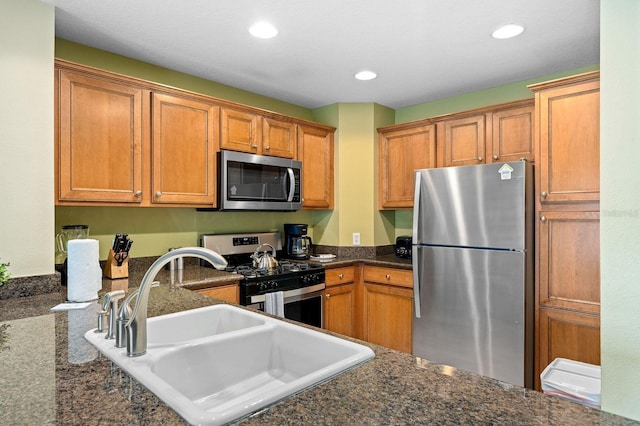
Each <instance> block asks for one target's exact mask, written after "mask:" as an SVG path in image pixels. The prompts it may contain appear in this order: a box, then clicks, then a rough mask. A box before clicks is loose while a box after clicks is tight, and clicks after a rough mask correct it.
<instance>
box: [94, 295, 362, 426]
mask: <svg viewBox="0 0 640 426" xmlns="http://www.w3.org/2000/svg"><path fill="white" fill-rule="evenodd" d="M220 306H224V308H223V309H222V310H220V313H217V314H213V313H212V312H215V311H218V309H214V308H217V307H220ZM222 311H228V312H225V313H224V315H225V317H224V320H223V319H222V317H223V314H222ZM214 317H215V320H216V321H221V324H224V326H218V327H211V328H210V329H209V330H210V331H212V333H211V334H210V335H205V334H206V331H205V330H207V329H206V327H204V326H203V325H202V324H200V323H201V322H206V321H205V320H204V319H205V318H214ZM190 318H191V319H193V322H194V324H193V326H191V325H185V324H190V323H189V319H190ZM174 321H176V324H177V323H178V322H181V323H182V327H185V328H194V329H196V330H197V331H194V332H193V333H191V332H190V331H189V335H191V336H193V339H191V340H189V339H185V338H184V335H186V334H185V331H186V330H185V329H184V328H183V330H182V331H183V333H182V334H179V333H177V330H179V329H180V327H178V326H177V325H176V324H174V323H173V322H174ZM225 321H226V323H225ZM148 323H149V325H148V326H149V331H151V329H152V328H153V327H157V328H156V331H154V333H156V332H158V331H159V330H160V325H163V326H165V327H167V329H168V330H169V332H170V333H175V334H174V336H176V337H179V339H178V340H179V341H176V342H175V343H172V342H171V341H170V340H169V339H168V338H165V337H162V338H160V337H158V335H155V336H154V339H156V340H155V342H156V343H155V344H153V345H152V344H149V346H148V349H147V354H146V355H143V356H140V357H134V358H131V357H127V355H126V349H125V348H116V347H115V346H113V340H106V339H104V334H97V333H94V331H93V330H90V331H89V332H87V333H86V335H85V337H86V338H87V340H89V341H90V342H91V343H92V344H94V345H95V346H96V347H97V348H98V350H100V352H102V353H103V354H104V355H106V356H107V357H108V358H109V359H111V360H112V361H113V362H115V363H116V364H117V365H118V366H119V367H121V368H122V369H123V370H125V371H126V372H127V373H129V374H130V375H131V376H133V377H134V378H135V379H137V380H138V381H139V382H140V383H142V384H143V385H144V386H145V387H147V388H148V389H149V390H150V391H151V392H153V393H154V394H155V395H156V396H158V397H159V398H160V399H161V400H162V401H164V402H165V403H166V404H167V405H169V406H170V407H171V408H173V409H174V410H175V411H176V412H178V414H180V415H181V416H182V417H183V418H184V419H185V420H187V421H188V422H189V423H191V424H207V425H218V424H224V423H227V422H230V421H233V420H235V419H239V418H241V417H244V416H247V415H249V414H251V413H253V412H255V411H258V410H260V409H262V408H264V407H266V406H268V405H271V404H273V403H275V402H277V401H279V400H280V399H283V398H285V397H287V396H289V395H292V394H294V393H296V392H299V391H301V390H303V389H305V388H307V387H310V386H313V385H316V384H318V383H320V382H323V381H325V380H327V379H330V378H331V377H333V376H335V375H337V374H340V373H342V372H344V371H345V370H347V369H349V368H352V367H354V366H356V365H358V364H360V363H362V362H364V361H367V360H369V359H371V358H373V356H374V354H373V351H372V350H371V349H370V348H368V347H367V346H364V345H360V344H357V343H353V342H351V341H348V340H344V339H340V338H337V337H334V336H331V335H328V334H324V333H321V332H318V331H315V330H311V329H308V328H305V327H301V326H297V325H294V324H291V323H288V322H285V321H280V320H278V319H275V318H271V317H267V316H264V315H261V314H258V313H254V312H250V311H247V310H244V309H241V308H238V307H234V306H230V305H216V306H214V307H209V308H204V309H194V310H191V311H185V312H181V313H180V314H178V315H176V314H171V315H165V316H160V317H154V318H150V319H149V320H148ZM151 336H152V335H151V333H150V334H149V342H151Z"/></svg>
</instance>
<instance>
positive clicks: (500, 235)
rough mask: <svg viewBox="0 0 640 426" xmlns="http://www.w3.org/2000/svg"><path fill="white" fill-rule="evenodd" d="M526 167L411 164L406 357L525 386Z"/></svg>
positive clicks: (528, 314) (529, 262) (528, 319)
mask: <svg viewBox="0 0 640 426" xmlns="http://www.w3.org/2000/svg"><path fill="white" fill-rule="evenodd" d="M532 190H533V167H532V166H531V165H530V164H528V163H526V162H524V161H518V162H511V163H495V164H486V165H478V166H460V167H447V168H437V169H424V170H416V172H415V198H414V211H413V247H412V256H413V277H414V278H413V279H414V304H415V306H414V308H415V312H414V313H415V318H414V321H413V354H414V355H416V356H418V357H421V358H424V359H427V360H430V361H433V362H436V363H440V364H446V365H450V366H453V367H456V368H458V369H462V370H467V371H471V372H474V373H478V374H482V375H484V376H489V377H493V378H495V379H498V380H501V381H504V382H508V383H512V384H516V385H520V386H526V387H529V388H531V387H532V386H533V246H532V243H533V199H532Z"/></svg>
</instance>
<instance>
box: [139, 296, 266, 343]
mask: <svg viewBox="0 0 640 426" xmlns="http://www.w3.org/2000/svg"><path fill="white" fill-rule="evenodd" d="M251 314H252V312H248V311H246V310H244V309H238V308H236V307H233V306H231V305H223V304H221V305H213V306H207V307H204V308H198V309H192V310H189V311H182V312H176V313H175V314H168V315H162V316H159V317H153V318H149V319H148V320H147V345H148V346H152V345H174V344H176V343H182V342H186V341H189V340H195V339H199V338H202V337H209V336H213V335H216V334H220V333H228V332H230V331H235V330H240V329H243V328H248V327H255V326H257V325H263V324H265V317H264V316H263V315H259V314H253V315H251Z"/></svg>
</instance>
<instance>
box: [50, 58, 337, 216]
mask: <svg viewBox="0 0 640 426" xmlns="http://www.w3.org/2000/svg"><path fill="white" fill-rule="evenodd" d="M54 71H55V73H54V76H55V78H54V81H55V111H54V114H55V115H54V117H55V128H54V135H55V149H54V162H55V196H56V199H55V203H56V205H68V206H78V205H120V206H124V205H140V206H145V207H146V206H163V207H164V206H166V207H170V206H173V207H206V208H209V207H216V202H217V200H216V196H217V194H216V192H217V159H216V153H217V152H218V151H219V150H220V149H229V150H235V151H244V152H249V153H254V154H260V155H272V156H278V157H284V158H294V159H299V160H302V161H303V177H302V181H303V197H304V202H303V208H307V209H331V208H333V203H334V200H333V192H334V189H333V150H334V147H333V134H334V132H335V128H333V127H330V126H324V125H321V124H316V123H313V122H309V121H306V120H301V119H296V118H293V117H287V116H284V115H280V114H277V113H273V112H269V111H263V110H260V109H257V108H252V107H249V106H244V105H240V104H235V103H232V102H228V101H224V100H221V99H216V98H212V97H210V96H205V95H200V94H198V93H193V92H189V91H186V90H181V89H175V88H170V87H167V86H164V85H161V84H157V83H153V82H150V81H146V80H142V79H138V78H134V77H128V76H125V75H121V74H117V73H113V72H110V71H104V70H99V69H96V68H92V67H88V66H85V65H80V64H75V63H72V62H69V61H65V60H60V59H56V61H55V70H54Z"/></svg>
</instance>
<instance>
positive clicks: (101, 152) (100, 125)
mask: <svg viewBox="0 0 640 426" xmlns="http://www.w3.org/2000/svg"><path fill="white" fill-rule="evenodd" d="M56 73H57V77H58V78H56V84H57V89H58V90H56V101H55V102H56V119H57V120H56V129H55V130H56V131H55V136H56V149H55V152H56V155H55V158H56V162H55V169H56V174H55V176H56V195H57V197H56V202H57V203H60V202H65V201H69V202H78V201H83V202H87V201H88V202H119V203H141V202H142V200H143V196H144V194H143V182H142V137H143V136H142V135H143V132H142V126H143V102H144V100H143V91H142V89H141V88H139V87H135V86H133V85H129V84H126V83H124V82H118V81H114V80H110V79H108V78H101V77H98V76H91V75H86V74H84V73H81V72H73V71H68V70H56ZM147 196H148V194H147Z"/></svg>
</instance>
